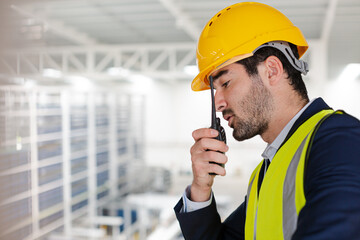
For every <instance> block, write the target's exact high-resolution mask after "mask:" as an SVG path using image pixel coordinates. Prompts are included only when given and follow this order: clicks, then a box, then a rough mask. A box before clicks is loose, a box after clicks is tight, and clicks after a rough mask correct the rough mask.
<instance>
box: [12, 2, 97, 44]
mask: <svg viewBox="0 0 360 240" xmlns="http://www.w3.org/2000/svg"><path fill="white" fill-rule="evenodd" d="M11 8H12V9H13V10H14V11H16V12H17V13H19V14H20V15H22V16H24V17H27V18H31V19H33V20H35V21H38V22H41V23H42V24H44V26H46V27H47V28H48V29H51V31H52V32H53V33H55V34H56V35H58V36H60V37H62V38H65V39H67V40H70V41H71V42H74V43H76V44H81V45H94V44H97V41H96V40H95V39H93V38H91V37H89V36H88V35H87V34H85V33H83V32H80V31H78V30H76V29H74V28H72V27H69V26H66V25H65V24H64V23H63V22H61V21H54V20H51V19H47V18H46V17H43V16H40V15H39V14H38V13H36V14H34V13H32V12H31V10H25V9H23V8H20V7H18V6H15V5H11Z"/></svg>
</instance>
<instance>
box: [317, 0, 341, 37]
mask: <svg viewBox="0 0 360 240" xmlns="http://www.w3.org/2000/svg"><path fill="white" fill-rule="evenodd" d="M337 2H338V0H329V5H328V8H327V10H326V14H325V19H324V23H323V27H322V32H321V36H320V38H321V40H322V41H324V42H325V43H328V42H329V36H330V32H331V28H332V26H333V24H334V18H335V14H336V5H337Z"/></svg>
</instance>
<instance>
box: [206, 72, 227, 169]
mask: <svg viewBox="0 0 360 240" xmlns="http://www.w3.org/2000/svg"><path fill="white" fill-rule="evenodd" d="M209 79H210V91H211V107H212V108H211V127H210V128H212V129H215V130H217V131H219V135H218V136H217V137H216V138H215V139H217V140H220V141H223V142H225V143H226V135H225V130H224V128H223V127H222V126H221V125H220V118H218V117H216V109H215V97H214V85H213V78H212V76H210V77H209ZM210 163H215V162H210ZM216 164H218V165H220V166H222V167H225V165H224V164H221V163H216ZM209 174H210V175H216V174H215V173H209Z"/></svg>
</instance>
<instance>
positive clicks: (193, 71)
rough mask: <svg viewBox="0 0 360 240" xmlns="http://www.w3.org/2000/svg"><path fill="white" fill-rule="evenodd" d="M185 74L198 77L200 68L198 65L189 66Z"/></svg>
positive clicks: (186, 67) (185, 69)
mask: <svg viewBox="0 0 360 240" xmlns="http://www.w3.org/2000/svg"><path fill="white" fill-rule="evenodd" d="M184 72H185V73H186V74H188V75H190V76H194V77H195V76H196V75H198V74H199V70H198V67H197V66H196V65H187V66H185V67H184Z"/></svg>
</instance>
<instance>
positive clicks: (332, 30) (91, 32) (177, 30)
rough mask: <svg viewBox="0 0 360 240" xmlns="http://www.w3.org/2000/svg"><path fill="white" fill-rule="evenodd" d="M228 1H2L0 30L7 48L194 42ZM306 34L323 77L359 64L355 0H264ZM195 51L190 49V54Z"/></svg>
mask: <svg viewBox="0 0 360 240" xmlns="http://www.w3.org/2000/svg"><path fill="white" fill-rule="evenodd" d="M236 2H238V1H229V0H226V1H225V0H32V1H30V0H26V1H25V0H11V1H6V0H2V6H1V18H2V21H1V22H0V33H1V38H2V39H1V40H2V46H3V47H4V46H6V48H8V47H9V46H11V47H13V48H14V47H16V48H19V47H22V48H28V49H31V48H39V47H41V48H53V47H55V48H62V47H64V46H67V47H69V46H73V47H74V46H75V47H78V48H81V47H89V46H102V45H111V46H126V45H129V44H131V45H134V44H135V46H139V47H140V46H143V45H148V44H158V45H159V46H162V45H164V46H166V45H167V44H175V45H176V44H179V43H186V44H191V45H194V46H196V41H197V38H198V36H199V34H200V32H201V29H202V28H203V26H204V25H205V24H206V22H207V21H208V20H209V19H210V18H211V17H212V16H213V15H214V14H216V13H217V12H218V11H219V10H221V9H223V8H225V7H226V6H229V5H231V4H234V3H236ZM260 2H263V3H266V4H268V5H271V6H273V7H275V8H277V9H278V10H280V11H281V12H283V13H284V14H285V15H287V16H288V17H289V18H290V20H291V21H292V22H293V23H294V24H295V25H296V26H298V27H299V28H300V29H301V30H302V31H303V33H304V35H305V37H306V38H307V39H308V40H310V43H311V40H321V41H323V43H328V78H329V79H331V78H335V77H336V76H338V75H339V73H340V71H341V70H342V68H343V67H344V66H345V65H346V64H348V63H351V62H358V63H360V1H359V0H316V1H315V0H301V1H294V0H268V1H260ZM194 55H195V53H194Z"/></svg>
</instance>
